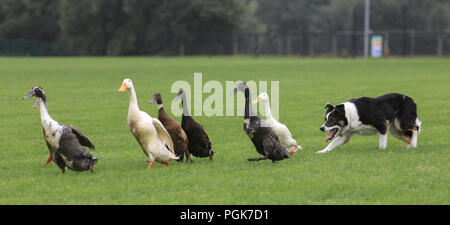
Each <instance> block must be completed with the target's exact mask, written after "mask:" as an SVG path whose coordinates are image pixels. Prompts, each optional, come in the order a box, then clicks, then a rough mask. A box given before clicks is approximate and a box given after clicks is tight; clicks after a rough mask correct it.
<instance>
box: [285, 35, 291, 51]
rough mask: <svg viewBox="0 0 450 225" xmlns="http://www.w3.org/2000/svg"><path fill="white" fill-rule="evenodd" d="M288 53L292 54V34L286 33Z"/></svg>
mask: <svg viewBox="0 0 450 225" xmlns="http://www.w3.org/2000/svg"><path fill="white" fill-rule="evenodd" d="M286 55H287V56H289V55H291V35H289V34H288V35H286Z"/></svg>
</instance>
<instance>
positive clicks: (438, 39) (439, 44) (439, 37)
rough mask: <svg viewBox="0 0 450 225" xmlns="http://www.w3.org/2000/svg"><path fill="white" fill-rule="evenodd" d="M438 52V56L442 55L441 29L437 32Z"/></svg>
mask: <svg viewBox="0 0 450 225" xmlns="http://www.w3.org/2000/svg"><path fill="white" fill-rule="evenodd" d="M436 54H437V56H442V34H441V31H438V34H437V48H436Z"/></svg>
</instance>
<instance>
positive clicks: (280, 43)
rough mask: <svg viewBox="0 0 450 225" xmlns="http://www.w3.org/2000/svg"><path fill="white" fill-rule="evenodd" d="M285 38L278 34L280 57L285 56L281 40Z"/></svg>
mask: <svg viewBox="0 0 450 225" xmlns="http://www.w3.org/2000/svg"><path fill="white" fill-rule="evenodd" d="M282 38H283V37H282V36H281V35H280V34H278V55H282V54H283V49H282V48H283V40H281V39H282Z"/></svg>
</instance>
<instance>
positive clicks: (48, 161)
mask: <svg viewBox="0 0 450 225" xmlns="http://www.w3.org/2000/svg"><path fill="white" fill-rule="evenodd" d="M52 159H53V157H52V155H51V154H50V155H49V156H48V159H47V161H45V165H48V164H50V163H52Z"/></svg>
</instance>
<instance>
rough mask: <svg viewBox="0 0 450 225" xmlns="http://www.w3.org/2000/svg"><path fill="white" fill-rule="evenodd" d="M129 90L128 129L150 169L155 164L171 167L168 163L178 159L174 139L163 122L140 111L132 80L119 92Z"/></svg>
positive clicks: (123, 85) (126, 82)
mask: <svg viewBox="0 0 450 225" xmlns="http://www.w3.org/2000/svg"><path fill="white" fill-rule="evenodd" d="M125 90H128V92H129V94H130V106H129V108H128V118H127V122H128V127H129V128H130V130H131V133H132V134H133V135H134V137H135V138H136V140H137V141H138V143H139V145H140V146H141V148H142V151H144V153H145V154H146V155H147V156H148V157H149V161H150V163H149V164H148V167H147V169H150V168H151V167H152V166H153V164H154V162H155V161H156V162H160V163H162V164H164V165H165V166H169V163H168V162H167V161H169V160H173V159H178V157H177V156H176V155H175V154H174V150H173V143H172V139H171V138H170V135H169V133H168V132H167V130H166V129H165V128H164V126H163V125H162V124H161V122H160V121H159V120H158V119H156V118H152V117H151V116H150V115H148V114H147V113H146V112H143V111H141V110H139V106H138V103H137V98H136V92H135V91H134V86H133V83H132V82H131V80H130V79H125V80H123V83H122V86H121V87H120V89H119V91H120V92H123V91H125Z"/></svg>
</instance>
